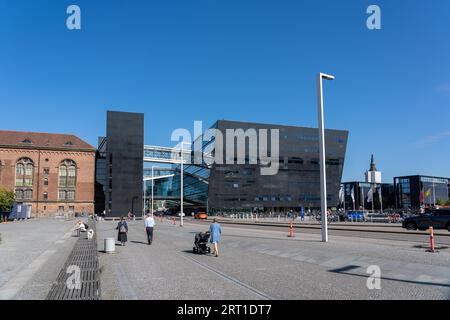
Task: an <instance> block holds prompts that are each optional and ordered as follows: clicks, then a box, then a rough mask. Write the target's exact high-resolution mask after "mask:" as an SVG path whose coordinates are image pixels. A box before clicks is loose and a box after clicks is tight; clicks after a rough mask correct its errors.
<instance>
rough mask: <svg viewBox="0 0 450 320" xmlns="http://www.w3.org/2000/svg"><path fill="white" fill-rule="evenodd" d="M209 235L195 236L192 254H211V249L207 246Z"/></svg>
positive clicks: (198, 234)
mask: <svg viewBox="0 0 450 320" xmlns="http://www.w3.org/2000/svg"><path fill="white" fill-rule="evenodd" d="M209 236H210V233H209V232H208V231H207V232H200V233H197V234H196V235H195V240H194V247H193V248H192V252H193V253H198V254H206V253H211V248H210V247H209V246H208V245H207V243H208V240H209Z"/></svg>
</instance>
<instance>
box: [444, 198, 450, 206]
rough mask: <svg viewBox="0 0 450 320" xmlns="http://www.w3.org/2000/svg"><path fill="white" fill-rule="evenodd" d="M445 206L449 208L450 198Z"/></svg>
mask: <svg viewBox="0 0 450 320" xmlns="http://www.w3.org/2000/svg"><path fill="white" fill-rule="evenodd" d="M445 205H446V206H450V198H449V199H448V200H447V202H446V203H445Z"/></svg>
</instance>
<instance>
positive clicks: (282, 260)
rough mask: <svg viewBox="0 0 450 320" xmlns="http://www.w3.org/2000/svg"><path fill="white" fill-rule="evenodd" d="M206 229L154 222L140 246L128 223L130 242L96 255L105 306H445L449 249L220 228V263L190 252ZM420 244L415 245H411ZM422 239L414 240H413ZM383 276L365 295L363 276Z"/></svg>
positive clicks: (139, 233) (104, 229)
mask: <svg viewBox="0 0 450 320" xmlns="http://www.w3.org/2000/svg"><path fill="white" fill-rule="evenodd" d="M114 227H115V223H114V222H109V221H102V222H100V223H99V224H98V225H97V232H98V234H97V236H98V239H99V250H100V251H101V250H103V242H102V239H103V238H105V237H109V236H113V237H116V231H115V230H114ZM205 229H207V225H205V224H204V223H201V222H198V221H190V220H189V219H186V222H185V226H184V227H180V226H178V225H172V223H171V222H169V221H167V220H165V221H164V222H162V223H161V222H159V221H157V225H156V229H155V240H154V243H153V244H152V245H151V246H148V245H147V244H146V239H145V233H144V228H143V222H142V221H135V222H131V223H130V232H129V242H128V244H127V245H126V246H125V247H121V246H116V253H115V254H106V253H100V256H99V259H100V265H101V269H102V273H101V281H102V283H101V285H102V298H103V299H232V300H242V299H258V300H260V299H449V298H450V267H449V266H450V250H449V249H448V248H447V247H446V246H441V247H440V248H439V252H436V253H430V252H427V251H426V245H427V243H426V242H422V241H419V242H412V241H408V240H405V239H401V240H389V239H374V238H371V237H362V236H358V237H356V236H349V233H347V232H346V233H345V236H342V235H340V234H334V233H332V234H331V235H330V242H328V243H322V242H321V241H320V235H319V234H317V233H316V232H315V231H314V230H312V231H311V230H309V231H311V232H300V233H298V232H297V233H296V234H295V237H294V238H288V237H287V230H280V229H279V228H266V227H264V228H262V227H256V226H252V227H248V226H233V225H228V224H227V225H225V224H224V225H223V238H222V241H221V244H220V249H221V250H220V253H221V254H220V256H219V257H218V258H216V257H213V256H211V255H195V254H193V253H192V245H193V240H194V235H195V233H196V232H198V231H203V230H205ZM417 239H418V238H417ZM419 240H420V239H419ZM371 266H376V267H378V268H379V270H380V272H381V283H380V284H381V288H380V289H372V290H371V289H369V287H368V286H367V282H368V279H369V278H368V277H369V276H370V274H369V273H368V271H369V270H370V269H368V268H369V267H371Z"/></svg>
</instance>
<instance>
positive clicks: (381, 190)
mask: <svg viewBox="0 0 450 320" xmlns="http://www.w3.org/2000/svg"><path fill="white" fill-rule="evenodd" d="M342 185H343V188H344V199H345V209H346V210H362V209H363V210H372V208H373V209H374V210H375V211H379V210H381V209H383V210H384V209H393V208H395V193H394V185H393V184H392V183H370V182H359V181H353V182H344V183H342ZM372 187H373V196H372V199H373V207H372V202H369V201H368V200H369V199H368V193H369V190H370V189H371V188H372ZM342 207H344V205H342Z"/></svg>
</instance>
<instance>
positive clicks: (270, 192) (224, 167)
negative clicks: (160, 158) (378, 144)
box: [155, 120, 348, 212]
mask: <svg viewBox="0 0 450 320" xmlns="http://www.w3.org/2000/svg"><path fill="white" fill-rule="evenodd" d="M211 129H216V130H217V131H218V132H220V133H221V136H219V137H218V136H208V137H206V135H203V136H201V137H199V138H198V140H196V142H194V143H193V145H192V150H194V152H193V154H192V157H191V159H190V161H191V164H186V165H185V166H184V171H185V175H184V201H185V203H186V205H189V204H191V205H193V206H198V207H201V208H208V210H209V212H214V211H222V212H223V211H233V210H240V211H247V210H248V211H266V212H268V211H272V212H280V211H286V210H290V209H294V210H298V208H299V207H301V206H303V207H305V208H318V207H320V168H319V131H318V129H317V128H305V127H294V126H280V125H270V124H260V123H249V122H236V121H226V120H219V121H217V122H216V123H215V124H214V125H213V126H212V127H211ZM239 129H242V132H244V133H249V132H251V131H252V130H254V131H255V132H257V133H258V134H259V133H260V132H261V131H260V130H267V131H266V132H267V140H266V142H267V143H266V146H264V144H263V145H262V144H261V140H262V141H263V142H264V140H265V139H264V137H263V136H261V135H258V136H257V140H255V141H256V143H255V141H253V146H254V147H255V146H256V147H255V149H253V152H251V151H250V150H251V148H250V144H251V142H250V140H251V138H250V137H249V136H247V137H246V138H245V153H244V154H243V160H244V163H239V159H238V157H237V155H238V152H237V147H236V145H237V144H236V145H235V146H234V154H233V155H232V156H231V158H230V152H227V151H231V150H227V145H228V146H229V144H227V142H226V140H227V137H228V136H227V130H230V131H234V132H236V130H239ZM272 130H278V140H277V143H278V156H277V157H276V159H274V153H275V150H272V142H273V141H271V131H272ZM347 139H348V131H342V130H325V143H326V170H327V191H328V204H329V206H330V207H333V206H337V205H338V193H339V188H340V183H341V177H342V171H343V167H344V159H345V152H346V146H347ZM235 141H237V140H235ZM199 146H200V150H198V147H199ZM262 149H264V150H262ZM261 151H264V152H261ZM201 154H206V155H210V156H211V157H213V158H214V159H215V160H216V161H215V162H214V163H212V164H210V163H205V161H203V162H201V161H200V162H199V161H196V157H199V156H200V157H201ZM261 154H265V155H267V156H268V157H269V158H271V163H269V164H266V163H262V161H261V160H263V159H262V158H261V157H260V155H261ZM218 155H220V158H221V159H222V161H217V159H218ZM241 160H242V159H241ZM275 161H276V162H278V170H277V172H276V174H269V175H266V174H262V170H261V169H262V168H268V167H270V166H271V165H272V164H273V163H272V162H275ZM206 162H208V161H206ZM220 162H222V163H220ZM241 162H242V161H241ZM179 169H180V168H179V166H178V165H177V166H175V171H176V173H177V174H176V175H175V177H174V178H173V188H172V189H171V192H172V194H173V195H179V189H180V179H179ZM155 183H156V184H157V182H155Z"/></svg>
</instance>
